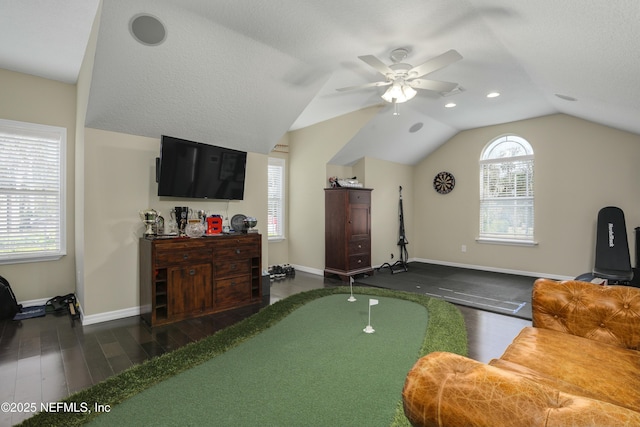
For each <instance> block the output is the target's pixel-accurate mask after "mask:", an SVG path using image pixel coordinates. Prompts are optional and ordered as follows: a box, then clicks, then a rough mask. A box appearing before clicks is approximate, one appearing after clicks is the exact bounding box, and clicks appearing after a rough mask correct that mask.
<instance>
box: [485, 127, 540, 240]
mask: <svg viewBox="0 0 640 427" xmlns="http://www.w3.org/2000/svg"><path fill="white" fill-rule="evenodd" d="M533 160H534V159H533V150H532V148H531V145H529V143H528V142H527V141H526V140H524V139H522V138H519V137H515V136H512V135H510V136H506V137H501V138H498V139H497V140H495V141H493V142H492V143H491V144H489V145H488V146H487V148H486V149H485V150H484V151H483V155H482V158H481V160H480V240H483V239H484V240H494V241H505V242H508V241H514V242H529V243H533V240H534V186H533V176H534V174H533V172H534V168H533V165H534V163H533Z"/></svg>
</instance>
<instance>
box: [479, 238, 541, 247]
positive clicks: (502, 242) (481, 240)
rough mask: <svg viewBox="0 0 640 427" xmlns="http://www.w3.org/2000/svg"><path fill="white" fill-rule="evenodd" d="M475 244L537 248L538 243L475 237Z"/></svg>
mask: <svg viewBox="0 0 640 427" xmlns="http://www.w3.org/2000/svg"><path fill="white" fill-rule="evenodd" d="M476 242H478V243H487V244H490V245H507V246H538V242H536V241H534V240H518V239H497V238H495V239H491V238H488V237H477V238H476Z"/></svg>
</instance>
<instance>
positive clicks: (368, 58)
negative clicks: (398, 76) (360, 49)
mask: <svg viewBox="0 0 640 427" xmlns="http://www.w3.org/2000/svg"><path fill="white" fill-rule="evenodd" d="M358 58H359V59H361V60H362V61H364V62H366V63H367V64H369V65H370V66H371V67H373V68H375V69H376V70H377V71H378V72H379V73H380V74H382V75H383V76H386V75H387V74H393V70H392V69H391V68H389V66H388V65H387V64H385V63H384V62H382V61H380V60H379V59H378V58H376V57H375V56H373V55H364V56H358ZM416 77H418V76H416Z"/></svg>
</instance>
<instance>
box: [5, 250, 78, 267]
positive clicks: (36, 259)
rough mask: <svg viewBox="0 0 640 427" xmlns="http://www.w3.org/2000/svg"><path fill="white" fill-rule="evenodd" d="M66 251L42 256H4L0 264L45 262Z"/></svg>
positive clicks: (57, 258) (61, 255)
mask: <svg viewBox="0 0 640 427" xmlns="http://www.w3.org/2000/svg"><path fill="white" fill-rule="evenodd" d="M65 255H66V253H63V254H60V255H42V256H33V257H20V258H18V257H16V258H5V259H0V265H7V264H26V263H29V262H46V261H58V260H59V259H62V257H63V256H65Z"/></svg>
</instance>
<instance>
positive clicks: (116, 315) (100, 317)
mask: <svg viewBox="0 0 640 427" xmlns="http://www.w3.org/2000/svg"><path fill="white" fill-rule="evenodd" d="M81 313H82V311H81ZM139 315H140V307H130V308H123V309H122V310H115V311H107V312H104V313H98V314H90V315H88V316H82V325H83V326H87V325H93V324H95V323H102V322H108V321H110V320H118V319H124V318H125V317H133V316H139Z"/></svg>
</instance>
